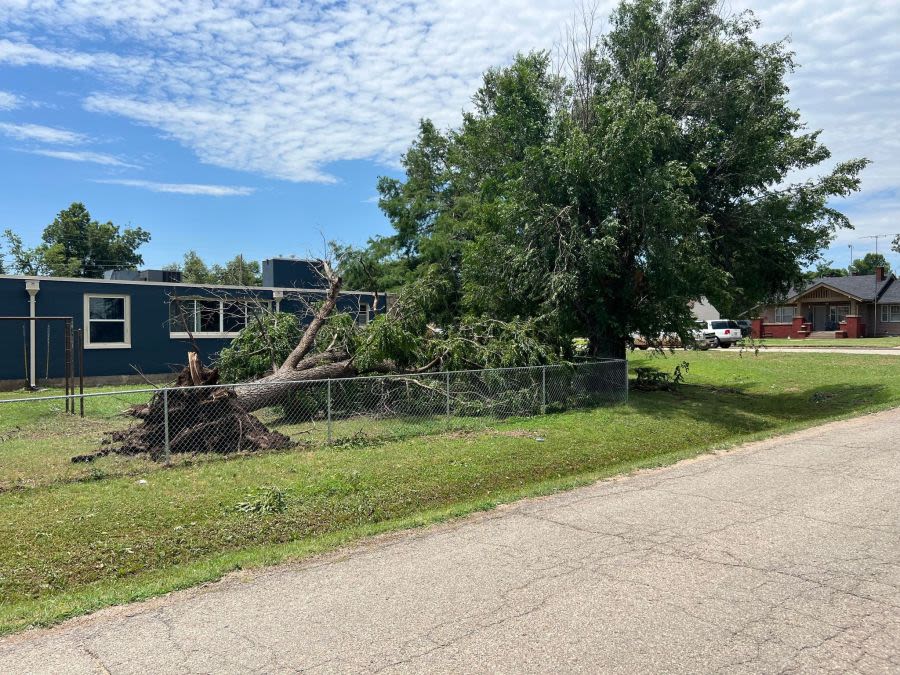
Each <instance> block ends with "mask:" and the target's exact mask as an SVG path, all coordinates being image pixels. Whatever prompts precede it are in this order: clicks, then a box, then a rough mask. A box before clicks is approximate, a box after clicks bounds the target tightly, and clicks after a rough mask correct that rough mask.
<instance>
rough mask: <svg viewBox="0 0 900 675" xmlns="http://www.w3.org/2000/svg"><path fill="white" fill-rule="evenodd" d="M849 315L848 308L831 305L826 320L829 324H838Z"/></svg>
mask: <svg viewBox="0 0 900 675" xmlns="http://www.w3.org/2000/svg"><path fill="white" fill-rule="evenodd" d="M849 313H850V307H848V306H847V305H832V306H831V309H830V310H829V314H828V318H829V319H830V320H831V323H833V324H839V323H840V322H841V321H844V320H846V318H847V315H848V314H849Z"/></svg>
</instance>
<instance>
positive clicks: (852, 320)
mask: <svg viewBox="0 0 900 675" xmlns="http://www.w3.org/2000/svg"><path fill="white" fill-rule="evenodd" d="M844 323H846V328H844ZM841 327H842V328H843V330H846V331H847V337H848V338H860V337H863V335H864V334H865V326H863V323H862V317H860V316H855V315H853V314H848V315H847V319H846V322H841Z"/></svg>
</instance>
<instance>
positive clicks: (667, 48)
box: [338, 0, 867, 354]
mask: <svg viewBox="0 0 900 675" xmlns="http://www.w3.org/2000/svg"><path fill="white" fill-rule="evenodd" d="M719 6H720V3H718V2H716V1H715V0H672V1H671V2H663V1H662V0H628V1H626V2H622V3H621V4H620V5H619V7H618V8H617V9H616V10H615V11H614V12H613V14H612V16H611V19H610V22H609V25H610V29H609V31H608V32H607V33H606V34H605V35H604V36H602V37H601V38H595V37H594V36H591V35H587V36H582V38H583V39H581V40H580V41H579V40H573V41H572V42H571V44H570V48H569V49H568V52H567V59H566V60H565V62H564V63H563V64H561V65H562V67H560V64H554V62H553V61H552V60H551V58H550V56H549V55H548V53H545V52H537V53H530V54H524V55H520V56H518V57H517V58H516V59H515V61H514V62H513V63H512V64H511V65H509V66H508V67H503V68H495V69H491V70H489V71H488V72H487V73H486V74H485V76H484V80H483V83H482V86H481V88H480V89H479V90H478V91H477V92H476V93H475V95H474V97H473V104H474V105H473V109H472V110H471V111H470V112H467V113H465V114H464V115H463V118H462V123H461V125H460V126H459V127H457V128H454V129H450V130H447V131H441V130H439V129H438V128H437V127H436V126H435V125H434V124H433V123H432V122H430V121H428V120H424V121H423V122H422V123H421V126H420V130H419V134H418V137H417V138H416V139H415V141H414V142H413V144H412V145H411V146H410V148H409V150H408V151H407V152H406V154H405V155H404V157H403V167H404V169H405V172H406V178H405V180H396V179H392V178H381V179H380V180H379V182H378V192H379V195H380V199H379V205H380V207H381V209H382V211H383V212H384V213H385V215H386V216H387V217H388V219H389V220H390V222H391V225H392V226H393V229H394V233H393V234H391V235H390V236H386V237H380V238H375V239H373V240H371V241H370V243H369V246H368V247H367V248H366V249H365V250H362V251H357V250H353V249H341V250H339V251H338V253H339V256H338V258H339V260H340V261H341V262H342V267H341V271H342V273H343V274H344V276H345V278H346V280H347V284H348V286H351V287H352V286H356V285H360V284H363V283H364V281H366V280H367V279H374V280H375V282H376V284H377V286H379V287H380V288H386V289H391V288H396V287H398V286H400V285H401V284H403V283H404V282H407V281H409V280H410V279H412V278H414V277H416V276H421V275H423V274H424V273H425V272H426V271H432V272H435V273H436V274H437V275H438V276H440V277H441V278H443V279H445V280H447V281H448V282H449V287H448V289H447V291H446V294H445V295H444V297H443V307H442V313H443V316H444V317H445V318H447V319H449V318H452V317H456V318H458V317H462V316H466V315H470V316H471V315H490V316H492V317H495V318H498V319H503V320H511V319H514V318H515V317H528V318H532V319H535V320H537V321H538V322H539V323H540V325H541V326H542V327H543V330H545V331H547V334H549V335H551V336H553V339H555V340H557V341H558V344H559V345H560V346H561V348H563V349H565V348H567V347H566V346H567V345H570V344H571V338H572V337H575V336H583V337H587V338H589V342H590V349H591V351H592V353H594V354H602V353H621V350H622V349H623V348H624V347H623V345H624V344H625V343H626V341H627V339H628V336H629V335H630V334H631V333H632V332H641V333H643V334H645V335H655V334H658V333H659V332H661V331H667V332H668V331H673V332H679V333H685V334H686V333H687V331H688V329H689V327H690V326H691V325H692V322H693V318H692V316H691V312H690V301H691V300H697V299H699V298H700V297H702V296H706V297H708V298H709V299H710V301H712V303H713V304H715V305H716V306H717V307H718V308H719V309H720V311H723V312H726V313H729V312H733V311H736V310H739V309H742V308H746V307H749V306H751V305H753V304H755V303H757V302H760V301H763V300H765V299H767V298H769V297H771V296H774V295H777V294H779V293H783V292H785V291H787V289H788V288H789V287H790V286H791V284H793V283H796V282H798V281H799V280H800V279H801V278H802V276H803V270H804V269H805V268H807V267H809V266H810V265H812V264H814V263H815V262H817V261H818V259H819V254H820V251H821V250H822V249H823V247H825V246H826V245H827V244H828V243H829V242H830V241H831V239H832V238H833V236H834V233H835V231H836V230H837V229H838V228H843V227H850V223H849V221H848V219H847V218H846V217H845V216H844V215H843V214H842V213H841V212H840V211H838V210H837V209H835V208H834V206H833V205H832V200H833V198H835V197H842V196H846V195H849V194H851V193H852V192H854V191H856V190H858V189H859V173H860V171H861V170H862V169H863V168H864V166H865V165H866V163H867V161H866V160H864V159H852V160H849V161H844V162H839V163H837V164H836V165H835V166H834V167H833V168H832V169H831V170H827V171H824V172H822V173H821V175H819V176H818V177H816V178H807V179H803V180H797V179H794V175H795V174H796V172H798V171H803V172H804V175H809V174H810V173H811V171H810V170H811V169H814V168H815V167H817V166H818V165H820V164H821V163H822V162H824V161H826V160H828V159H829V157H830V153H829V151H828V149H827V148H826V147H825V146H824V145H823V144H822V143H821V141H820V140H819V132H818V131H812V130H809V129H807V128H806V126H805V124H804V123H803V120H802V118H801V116H800V113H799V112H798V111H797V110H795V109H794V108H792V107H791V105H790V103H789V101H788V87H787V84H786V81H785V80H786V77H787V75H789V74H790V73H791V72H792V71H793V69H794V68H795V62H794V56H793V54H792V53H791V51H790V50H789V49H788V46H787V45H786V44H785V43H784V42H776V43H760V42H757V41H756V40H755V39H754V33H755V31H756V29H757V28H758V26H759V22H758V21H757V20H756V19H755V18H754V17H753V15H752V14H750V13H743V14H738V15H732V14H730V13H729V14H727V15H726V14H724V13H720V9H719Z"/></svg>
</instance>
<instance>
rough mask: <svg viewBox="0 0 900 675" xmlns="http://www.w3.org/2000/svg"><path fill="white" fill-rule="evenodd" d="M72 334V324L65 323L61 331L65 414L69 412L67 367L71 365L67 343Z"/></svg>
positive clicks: (69, 322)
mask: <svg viewBox="0 0 900 675" xmlns="http://www.w3.org/2000/svg"><path fill="white" fill-rule="evenodd" d="M71 332H72V322H71V321H66V325H65V330H63V351H64V352H65V363H63V377H65V380H66V412H69V409H70V401H69V394H71V393H72V392H71V391H69V385H70V381H69V367H70V366H71V365H72V353H71V352H70V351H69V341H70V339H71V338H70V337H69V335H70V333H71Z"/></svg>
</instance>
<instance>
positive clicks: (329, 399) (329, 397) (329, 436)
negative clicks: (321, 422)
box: [328, 380, 331, 445]
mask: <svg viewBox="0 0 900 675" xmlns="http://www.w3.org/2000/svg"><path fill="white" fill-rule="evenodd" d="M328 443H329V445H330V444H331V380H328Z"/></svg>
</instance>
